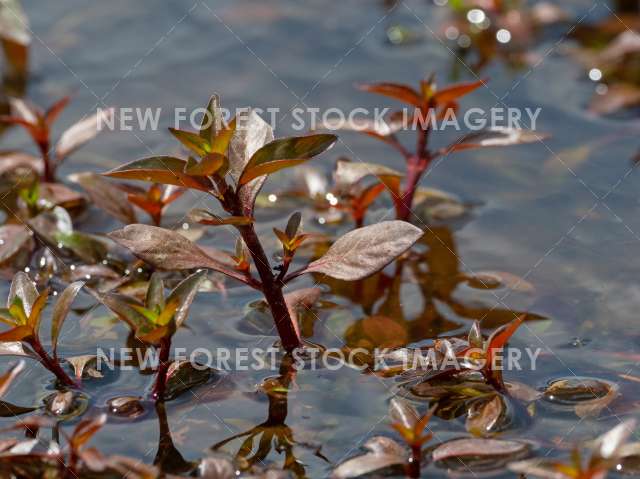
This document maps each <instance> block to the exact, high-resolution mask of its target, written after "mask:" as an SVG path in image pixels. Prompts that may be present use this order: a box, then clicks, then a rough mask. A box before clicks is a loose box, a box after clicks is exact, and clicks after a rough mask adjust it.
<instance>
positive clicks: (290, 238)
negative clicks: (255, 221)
mask: <svg viewBox="0 0 640 479" xmlns="http://www.w3.org/2000/svg"><path fill="white" fill-rule="evenodd" d="M301 223H302V214H301V213H300V212H299V211H296V212H295V213H293V214H292V215H291V216H290V217H289V221H287V226H286V228H285V230H284V231H282V230H279V229H278V228H273V232H274V234H275V235H276V236H277V237H278V239H279V240H280V243H282V249H283V251H284V255H285V257H290V256H292V255H293V254H294V253H295V251H296V250H297V249H298V248H299V247H300V245H301V244H302V243H303V242H304V241H305V240H306V239H308V238H309V236H311V235H309V234H302V233H300V234H299V231H300V230H301Z"/></svg>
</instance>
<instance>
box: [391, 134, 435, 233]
mask: <svg viewBox="0 0 640 479" xmlns="http://www.w3.org/2000/svg"><path fill="white" fill-rule="evenodd" d="M428 139H429V129H428V128H427V129H424V130H420V131H419V132H418V140H417V142H416V154H415V155H413V156H410V157H408V158H407V178H406V182H405V185H404V190H403V192H402V193H401V194H400V199H399V201H398V202H397V216H398V219H400V220H403V221H409V219H410V218H409V217H410V216H411V208H412V206H413V198H414V196H415V194H416V190H417V188H418V183H420V179H421V178H422V174H423V173H424V172H425V170H426V169H427V167H428V166H429V164H430V163H431V160H432V156H431V154H430V153H429V151H428V150H427V143H428Z"/></svg>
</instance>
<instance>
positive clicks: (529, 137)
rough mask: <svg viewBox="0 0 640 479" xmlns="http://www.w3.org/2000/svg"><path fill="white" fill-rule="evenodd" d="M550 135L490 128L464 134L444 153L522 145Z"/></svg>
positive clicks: (516, 129)
mask: <svg viewBox="0 0 640 479" xmlns="http://www.w3.org/2000/svg"><path fill="white" fill-rule="evenodd" d="M548 137H549V135H547V134H545V133H537V132H535V131H531V130H522V129H519V128H488V129H486V130H482V131H478V132H475V133H469V134H468V135H465V136H463V137H462V138H460V139H458V140H457V141H455V142H453V143H452V144H451V145H449V146H448V147H447V148H445V149H444V150H443V151H442V153H444V154H448V153H452V152H454V151H462V150H470V149H473V148H488V147H492V146H510V145H522V144H525V143H535V142H538V141H542V140H544V139H545V138H548Z"/></svg>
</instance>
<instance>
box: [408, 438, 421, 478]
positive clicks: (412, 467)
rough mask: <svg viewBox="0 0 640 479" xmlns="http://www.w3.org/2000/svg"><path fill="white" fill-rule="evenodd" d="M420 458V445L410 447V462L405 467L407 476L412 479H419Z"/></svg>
mask: <svg viewBox="0 0 640 479" xmlns="http://www.w3.org/2000/svg"><path fill="white" fill-rule="evenodd" d="M421 456H422V447H421V446H420V445H413V446H411V461H409V464H408V466H407V475H408V476H409V477H411V478H412V479H413V478H418V477H420V462H421V459H422V457H421Z"/></svg>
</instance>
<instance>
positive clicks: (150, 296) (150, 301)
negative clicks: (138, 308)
mask: <svg viewBox="0 0 640 479" xmlns="http://www.w3.org/2000/svg"><path fill="white" fill-rule="evenodd" d="M164 304H165V302H164V281H162V276H161V275H160V273H158V272H155V273H153V274H152V275H151V278H150V279H149V286H147V299H146V301H145V305H146V307H147V308H149V309H150V310H152V311H158V312H159V311H162V310H163V309H164Z"/></svg>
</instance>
